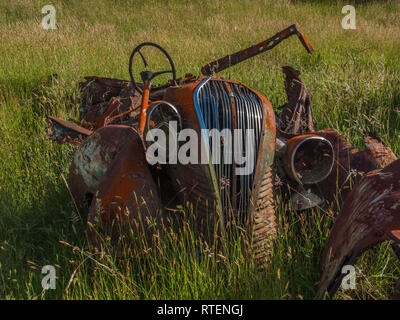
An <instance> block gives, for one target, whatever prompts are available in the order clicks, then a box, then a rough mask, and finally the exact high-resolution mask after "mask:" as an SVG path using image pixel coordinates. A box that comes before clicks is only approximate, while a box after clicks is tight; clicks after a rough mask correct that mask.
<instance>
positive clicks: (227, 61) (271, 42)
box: [201, 24, 314, 75]
mask: <svg viewBox="0 0 400 320" xmlns="http://www.w3.org/2000/svg"><path fill="white" fill-rule="evenodd" d="M292 35H297V36H298V38H299V40H300V42H301V43H302V45H303V46H304V48H305V49H306V50H307V52H308V53H312V52H313V51H314V48H313V46H312V45H311V43H309V42H308V40H307V39H306V37H305V36H304V34H302V33H301V32H300V31H299V30H298V29H297V27H296V25H295V24H292V25H291V26H289V27H287V28H286V29H284V30H282V31H280V32H278V33H277V34H275V35H274V36H272V37H271V38H269V39H267V40H265V41H263V42H260V43H258V44H255V45H253V46H251V47H249V48H247V49H244V50H241V51H238V52H235V53H233V54H229V55H227V56H225V57H223V58H220V59H218V60H216V61H213V62H210V63H208V64H206V65H205V66H203V67H202V68H201V73H202V74H203V75H212V74H215V73H217V72H220V71H222V70H225V69H227V68H229V67H232V66H234V65H236V64H238V63H240V62H242V61H244V60H247V59H249V58H252V57H254V56H256V55H259V54H260V53H263V52H265V51H268V50H271V49H272V48H274V47H275V46H276V45H278V44H279V43H280V42H281V41H283V40H285V39H287V38H289V37H290V36H292Z"/></svg>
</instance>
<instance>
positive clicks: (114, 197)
mask: <svg viewBox="0 0 400 320" xmlns="http://www.w3.org/2000/svg"><path fill="white" fill-rule="evenodd" d="M107 129H108V131H110V130H112V131H115V132H118V131H121V132H123V133H122V134H123V135H125V139H123V140H119V143H120V144H123V146H121V148H120V150H119V152H118V153H117V154H116V155H115V157H114V159H115V160H114V161H112V163H111V164H110V165H109V167H108V169H107V171H106V173H105V174H104V175H103V176H102V178H101V180H100V181H99V184H98V188H97V191H96V193H95V194H94V197H93V200H92V202H91V206H90V210H89V216H88V234H89V237H90V239H91V241H92V243H93V244H95V245H96V246H97V247H100V246H101V245H102V241H104V239H105V238H107V237H110V239H111V242H112V244H113V245H114V246H115V247H118V243H119V242H120V241H122V240H125V241H129V240H132V239H127V238H126V237H127V235H129V234H130V231H133V233H134V234H136V235H138V236H140V235H143V234H144V235H145V236H146V239H147V240H148V241H149V243H150V242H151V240H152V236H153V235H154V234H156V233H157V228H159V227H160V225H157V222H161V219H160V217H161V216H160V215H161V204H160V200H159V199H160V198H159V195H158V191H157V186H156V184H155V182H154V181H153V177H152V175H151V172H150V169H149V167H148V164H147V161H146V158H145V152H144V149H143V145H142V141H141V138H140V137H139V135H138V134H137V132H135V131H134V130H133V129H132V128H130V127H125V126H109V127H107ZM100 142H101V141H100ZM124 237H125V239H122V238H124ZM125 244H126V243H125Z"/></svg>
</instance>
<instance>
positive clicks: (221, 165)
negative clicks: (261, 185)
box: [194, 78, 263, 217]
mask: <svg viewBox="0 0 400 320" xmlns="http://www.w3.org/2000/svg"><path fill="white" fill-rule="evenodd" d="M227 86H228V88H227ZM229 88H230V89H229ZM228 89H229V90H228ZM229 91H231V92H229ZM232 96H233V100H234V101H232V100H231V99H232ZM194 102H195V106H196V111H197V114H198V116H199V120H200V127H201V129H208V130H211V129H217V130H219V131H220V132H221V130H223V129H228V130H230V132H231V134H232V141H231V143H232V144H233V143H234V129H240V130H241V134H240V135H239V137H238V141H237V142H238V145H235V146H234V147H233V148H234V149H235V150H237V148H240V150H242V154H241V156H245V154H244V152H246V151H247V152H248V153H249V157H250V158H248V159H251V160H253V161H254V166H253V170H252V171H251V172H250V171H249V170H247V171H246V172H245V173H246V174H245V175H234V166H235V164H234V161H235V159H234V154H233V153H232V154H230V156H229V158H230V159H229V161H228V163H225V156H224V153H225V152H226V151H227V150H230V151H232V148H231V146H229V149H227V147H228V146H227V145H226V143H228V142H229V141H223V142H222V139H221V141H218V142H217V143H218V144H219V146H220V155H219V160H220V161H219V162H218V163H213V164H212V169H213V171H214V175H215V179H216V182H217V187H218V192H219V195H220V199H221V205H222V209H223V210H224V211H225V212H226V211H227V210H229V209H230V208H232V209H234V210H235V211H237V212H238V214H239V215H240V216H241V217H245V216H246V213H247V210H248V207H249V204H250V196H251V191H252V186H253V182H254V172H255V166H256V163H257V158H258V148H259V143H260V140H261V130H262V118H263V104H262V101H261V99H260V98H259V97H258V95H257V94H256V93H254V92H253V91H252V90H250V89H249V88H247V87H245V86H244V85H242V84H240V83H233V82H226V81H224V80H220V79H212V78H207V79H205V80H203V82H202V83H200V84H199V86H198V88H197V89H196V91H195V95H194ZM233 108H234V110H233ZM234 113H235V114H236V122H235V123H234V117H233V114H234ZM247 129H251V130H254V137H255V140H254V146H253V148H249V147H248V146H246V144H247V141H246V130H247ZM216 138H217V137H216V136H215V135H210V136H208V137H206V136H203V139H206V143H207V145H208V150H209V156H210V157H211V159H213V158H212V153H213V150H212V149H213V143H215V141H214V139H216ZM234 179H235V180H234ZM234 183H235V184H236V186H237V187H236V188H237V192H236V197H234V195H233V184H234ZM235 198H236V203H232V201H233V199H235Z"/></svg>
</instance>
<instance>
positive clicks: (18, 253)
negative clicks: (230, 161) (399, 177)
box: [0, 0, 400, 299]
mask: <svg viewBox="0 0 400 320" xmlns="http://www.w3.org/2000/svg"><path fill="white" fill-rule="evenodd" d="M361 2H362V4H358V3H361ZM51 3H52V4H53V5H54V6H55V7H56V9H57V27H58V29H57V30H43V29H42V28H41V24H40V23H41V19H42V17H43V15H42V14H41V8H42V6H44V5H46V4H48V3H47V1H44V0H41V1H39V0H33V1H22V0H14V1H12V2H10V1H6V0H0V43H1V45H0V57H1V59H0V298H5V299H41V298H43V299H54V298H57V299H61V298H62V299H115V298H118V299H139V298H144V299H159V298H162V299H190V298H194V299H198V298H199V299H222V298H226V299H231V298H232V299H242V298H246V299H281V298H282V299H303V298H304V299H311V298H313V297H314V296H315V292H316V290H315V283H316V282H317V281H318V279H319V275H320V260H321V253H322V250H323V248H324V245H325V242H326V240H327V237H328V235H329V230H330V228H331V226H332V223H333V221H334V214H335V213H334V212H332V210H330V209H329V208H324V210H318V209H317V210H310V211H309V212H307V213H305V214H302V215H299V214H296V213H292V212H290V211H288V210H287V209H286V206H285V205H284V204H283V203H281V204H280V206H279V208H278V219H279V233H278V238H277V240H276V241H275V245H274V249H273V252H272V254H271V258H270V262H271V265H270V268H269V269H268V270H267V271H265V272H263V273H260V272H256V271H255V268H254V265H253V264H252V263H251V261H250V262H249V260H248V259H246V256H245V253H246V250H245V249H244V247H245V246H246V243H245V241H244V240H243V236H241V234H240V233H234V234H233V236H232V239H231V241H230V242H229V245H227V247H226V248H224V249H225V251H223V252H224V253H222V251H221V252H219V249H218V250H215V248H214V247H213V246H210V248H209V249H207V248H205V247H204V246H203V247H202V246H201V245H200V244H198V243H197V242H196V235H195V233H193V231H192V230H191V225H190V223H187V225H185V228H184V232H179V233H176V232H174V231H169V232H168V236H167V237H166V239H164V240H165V241H163V242H162V243H159V244H157V245H156V246H155V247H153V250H152V251H151V252H150V253H149V254H148V257H146V258H144V260H139V259H138V258H137V257H132V259H128V260H125V261H115V259H112V258H108V259H107V257H106V258H105V259H103V260H102V261H97V262H95V261H93V260H92V259H93V257H92V256H91V255H90V252H87V251H86V249H85V248H86V239H85V236H84V233H83V230H84V228H83V226H82V225H80V223H79V222H78V223H77V222H74V221H73V219H72V217H73V214H72V212H73V211H74V206H73V204H72V202H71V199H70V197H69V195H68V191H67V188H66V187H65V185H64V183H63V180H62V178H61V175H62V174H64V175H65V176H66V175H67V174H68V167H69V163H70V160H71V155H72V152H73V150H74V149H73V147H71V146H68V145H57V144H54V143H52V142H50V141H47V140H45V128H46V116H47V115H50V114H52V115H57V116H60V117H63V118H69V117H71V118H75V117H76V116H77V106H78V95H77V93H78V92H77V85H78V82H79V81H81V80H82V77H83V76H85V75H101V76H105V77H117V78H123V79H128V59H129V55H130V51H131V50H132V48H133V47H134V46H135V45H137V44H139V43H140V42H142V41H153V42H156V43H159V44H161V45H162V46H163V47H165V48H166V49H167V50H168V52H169V53H170V54H171V56H172V57H173V59H174V61H175V63H176V66H177V69H178V74H179V75H184V74H185V73H189V72H190V73H193V74H199V73H200V72H199V70H200V67H201V66H202V65H204V64H205V63H207V62H209V61H211V60H213V59H215V58H218V57H221V56H224V55H225V54H227V53H231V52H234V51H236V50H238V49H241V48H244V47H246V46H249V45H251V44H253V43H256V42H259V41H262V40H264V39H266V38H267V37H268V36H270V35H272V34H274V33H275V32H277V31H279V30H281V29H283V28H285V27H286V26H288V25H290V24H292V23H296V24H297V25H298V26H299V27H300V29H301V30H302V31H303V32H304V33H305V34H306V36H307V37H308V39H309V40H310V41H311V42H312V43H313V45H314V47H315V48H316V52H315V53H314V54H313V55H308V54H307V53H306V52H305V51H304V49H303V48H302V47H301V45H300V44H299V43H298V41H297V40H295V38H292V39H290V40H287V41H285V42H284V43H282V44H280V45H279V46H278V47H277V48H275V49H274V50H273V51H270V52H268V53H266V54H263V55H261V56H258V57H256V58H254V59H252V60H249V61H247V62H245V63H242V64H240V65H238V66H235V67H233V68H231V69H229V70H227V71H225V72H223V73H221V76H223V77H226V78H230V79H235V80H240V81H243V82H244V83H246V84H248V85H249V86H251V87H253V88H255V89H256V90H258V91H260V92H262V93H263V94H264V95H265V96H266V97H267V98H268V99H269V100H270V101H271V103H272V104H273V105H274V107H278V106H280V105H282V104H283V103H284V102H285V99H286V97H285V93H284V88H283V76H282V73H281V71H280V66H283V65H291V66H293V67H295V68H297V69H299V70H301V72H302V75H301V77H302V79H303V80H304V81H305V83H306V85H307V88H308V90H309V92H310V93H311V96H312V97H311V98H312V106H313V111H314V115H315V117H316V120H317V122H318V124H319V127H320V128H325V127H333V128H335V129H337V130H338V131H339V132H340V133H341V134H343V135H344V136H345V137H346V139H348V140H349V141H350V142H351V143H353V144H354V145H355V146H357V147H363V142H362V141H363V140H362V139H363V131H376V132H377V133H378V135H379V136H380V137H381V138H382V139H383V140H384V141H385V142H386V143H387V144H388V145H389V146H390V147H391V148H392V150H393V151H394V152H395V154H396V155H397V156H400V138H399V134H400V112H399V110H400V81H399V80H400V68H399V66H400V37H399V34H400V15H399V11H400V4H399V2H398V1H360V2H357V4H356V5H355V6H356V14H357V16H356V17H357V29H356V30H343V29H342V28H341V23H340V22H341V19H342V17H343V14H342V13H341V8H342V6H343V5H345V4H347V3H344V2H341V1H319V2H318V1H258V0H255V1H143V2H142V1H135V2H128V1H113V5H112V6H111V5H110V2H109V1H105V0H97V1H87V2H85V3H83V2H82V1H78V0H74V1H68V2H66V1H65V2H63V1H60V0H54V1H52V2H51ZM53 74H57V77H51V75H53ZM66 243H68V244H70V245H66ZM71 246H72V247H71ZM196 250H199V251H196ZM199 252H200V255H201V256H202V257H203V258H202V259H199V258H198V255H199ZM227 253H228V254H227ZM47 264H50V265H54V266H56V270H57V288H56V290H48V291H43V290H42V287H41V279H42V274H41V267H42V266H44V265H47ZM357 269H358V273H357V274H358V278H357V289H356V290H348V291H339V292H338V293H337V295H336V296H335V298H338V299H357V298H358V299H369V298H377V299H385V298H390V296H391V294H392V291H393V287H394V284H395V281H396V280H397V279H398V277H399V276H400V263H399V261H398V260H397V258H396V257H395V256H394V255H393V253H392V252H391V250H390V247H389V246H388V244H382V245H380V246H379V247H378V248H375V249H373V250H370V251H368V252H367V253H365V254H364V255H363V256H362V258H361V259H360V261H359V262H358V263H357ZM75 270H76V273H75V274H74V277H73V280H72V282H71V283H70V285H69V288H68V290H65V289H66V287H67V285H68V282H69V280H70V278H71V275H73V273H74V271H75Z"/></svg>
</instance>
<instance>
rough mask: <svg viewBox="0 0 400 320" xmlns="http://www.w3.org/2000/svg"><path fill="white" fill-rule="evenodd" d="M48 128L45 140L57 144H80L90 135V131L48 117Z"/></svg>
mask: <svg viewBox="0 0 400 320" xmlns="http://www.w3.org/2000/svg"><path fill="white" fill-rule="evenodd" d="M48 119H49V121H50V126H49V127H48V128H47V135H46V138H47V139H50V140H54V141H57V142H59V143H64V142H70V143H75V144H80V143H81V142H82V141H83V140H84V139H85V138H86V137H87V136H90V135H91V134H92V131H91V130H88V129H86V128H83V127H80V126H78V125H76V124H74V123H71V122H68V121H65V120H62V119H59V118H56V117H51V116H50V117H48Z"/></svg>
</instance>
